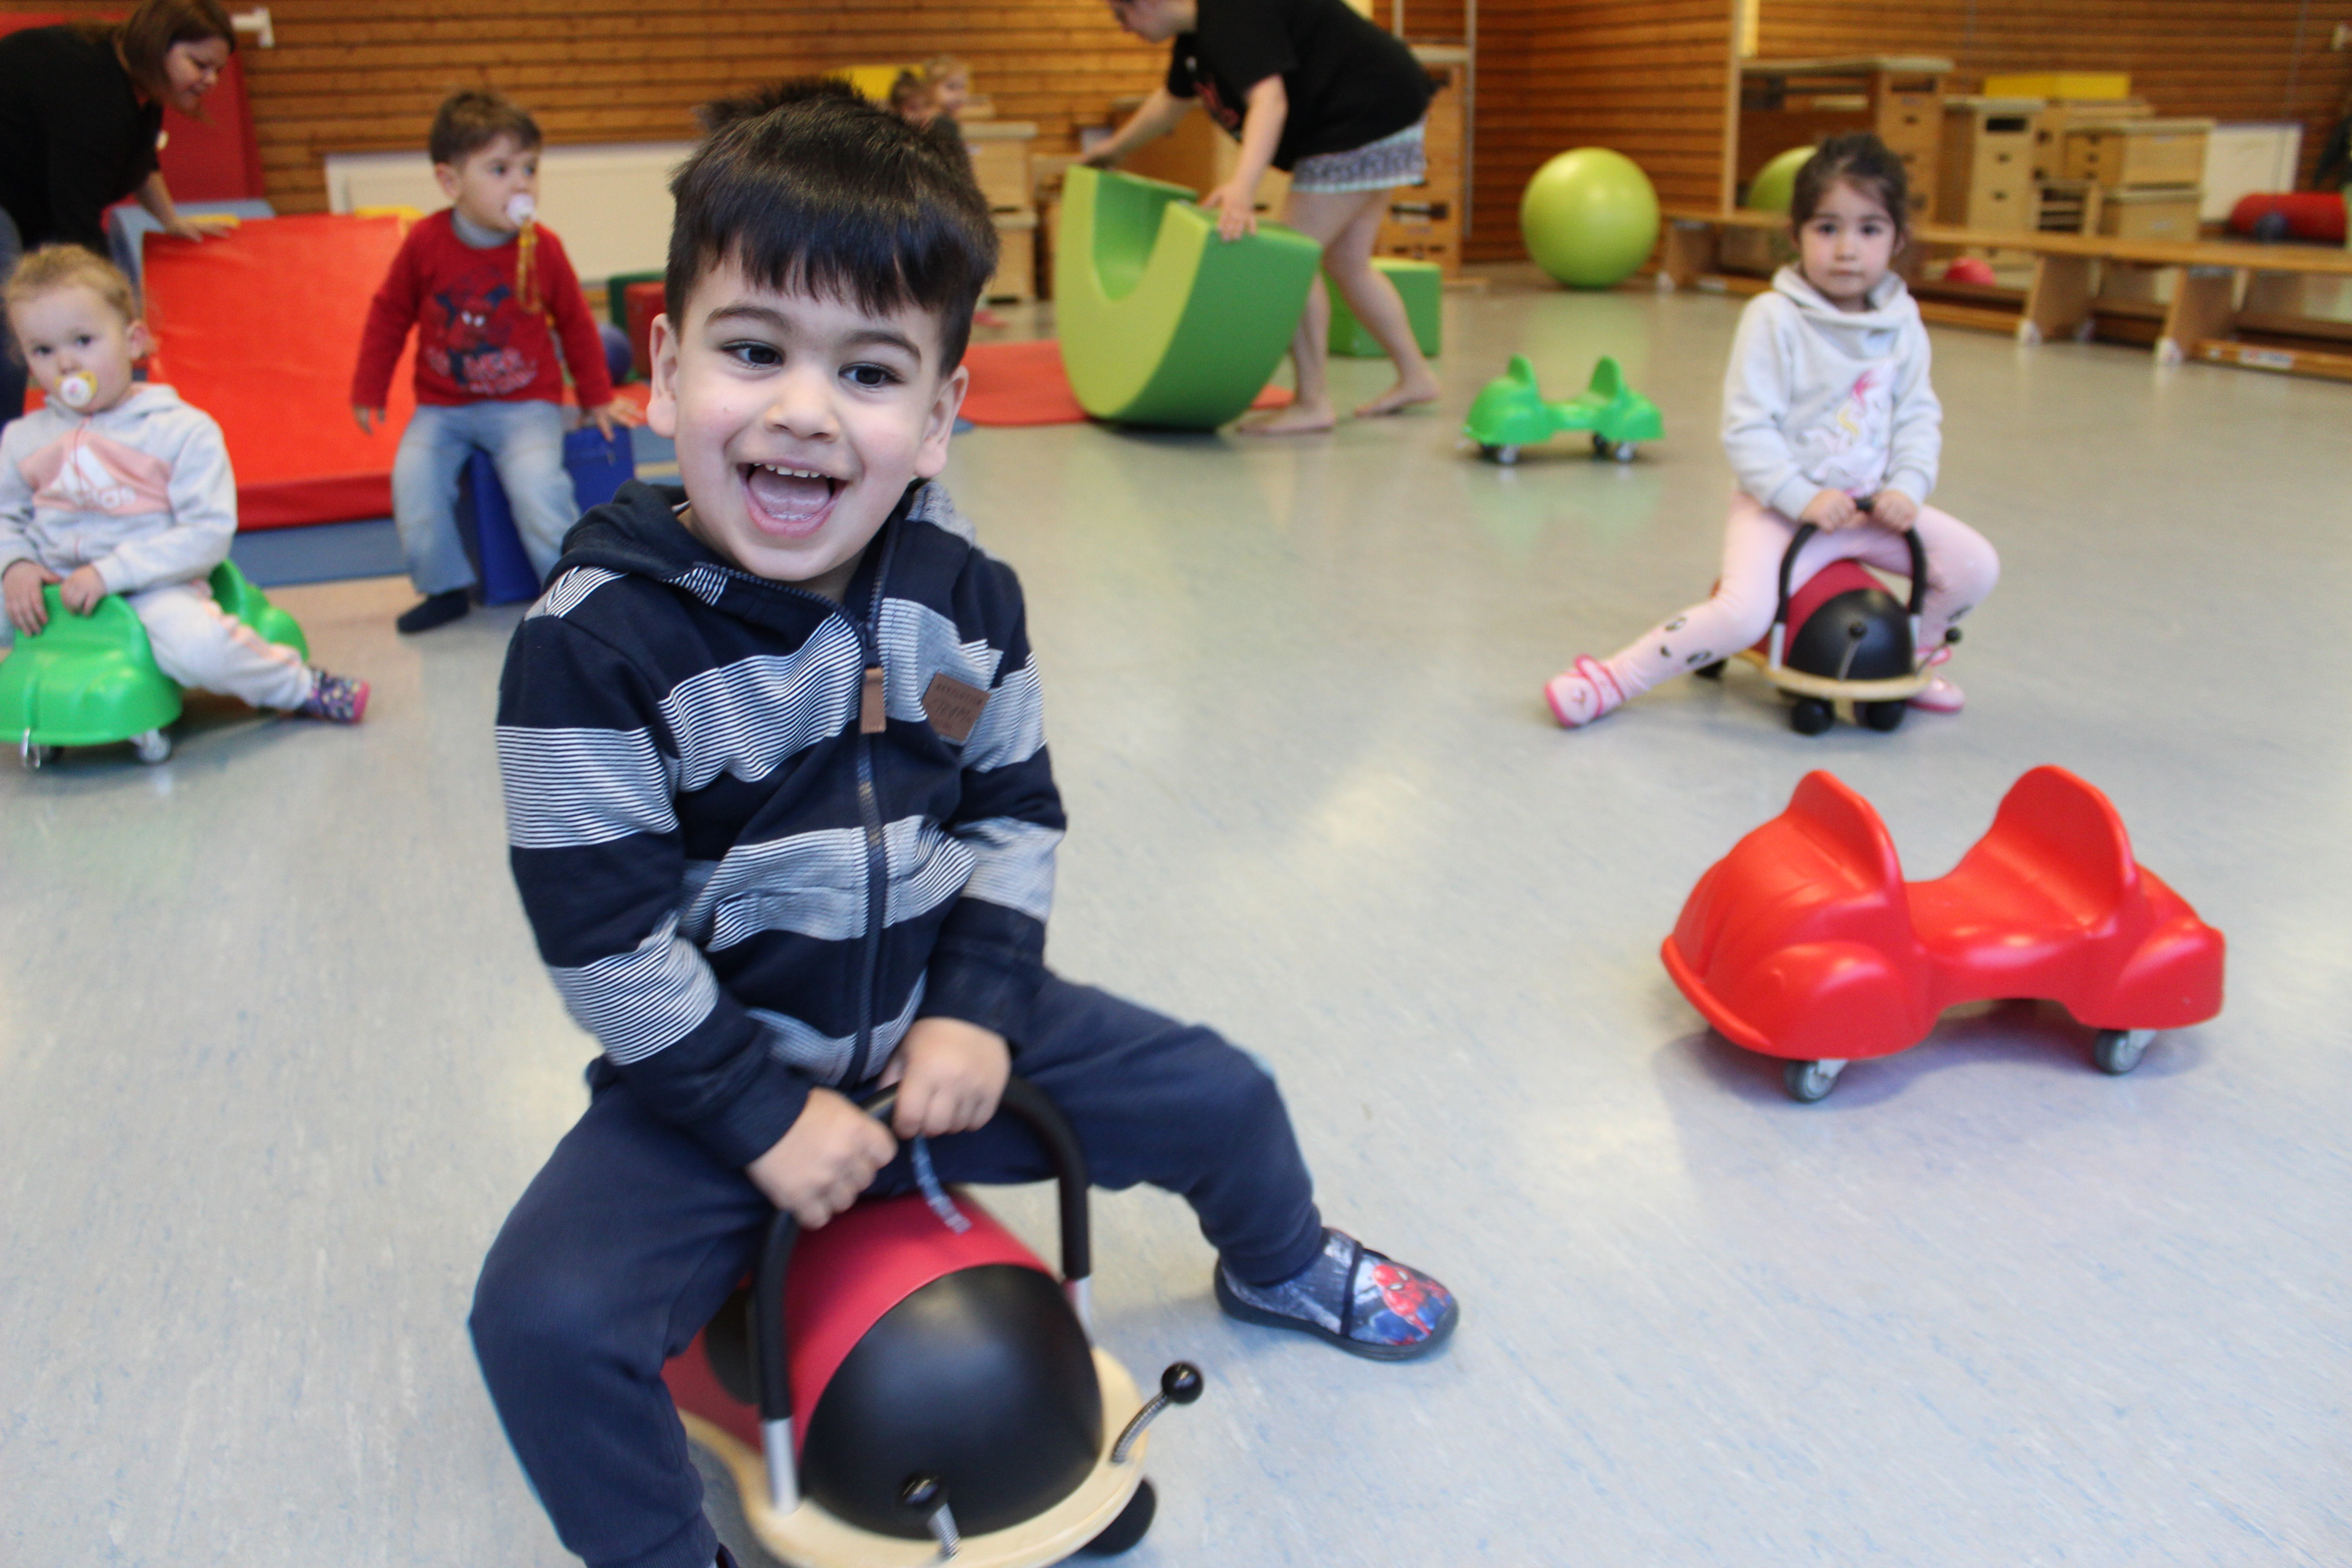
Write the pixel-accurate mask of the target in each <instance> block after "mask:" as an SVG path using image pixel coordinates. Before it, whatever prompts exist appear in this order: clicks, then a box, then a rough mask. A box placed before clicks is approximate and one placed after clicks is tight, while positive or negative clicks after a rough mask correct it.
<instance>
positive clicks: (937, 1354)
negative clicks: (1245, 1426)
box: [662, 1079, 1201, 1568]
mask: <svg viewBox="0 0 2352 1568" xmlns="http://www.w3.org/2000/svg"><path fill="white" fill-rule="evenodd" d="M896 1099H897V1094H896V1090H895V1089H885V1090H884V1091H883V1092H882V1093H881V1094H880V1095H878V1096H877V1097H876V1098H875V1100H873V1101H871V1102H870V1103H869V1105H868V1106H867V1109H868V1110H872V1111H873V1112H874V1113H875V1114H877V1115H880V1116H887V1114H888V1111H889V1109H890V1107H891V1106H892V1105H893V1104H894V1103H895V1101H896ZM1003 1104H1004V1108H1005V1109H1006V1110H1009V1111H1011V1112H1012V1113H1013V1115H1015V1116H1017V1117H1019V1118H1021V1119H1022V1120H1024V1121H1027V1122H1028V1123H1029V1125H1030V1126H1031V1128H1032V1129H1033V1130H1034V1131H1036V1132H1037V1133H1038V1135H1039V1137H1040V1140H1041V1141H1042V1142H1044V1143H1045V1147H1046V1150H1047V1152H1048V1154H1049V1155H1050V1157H1051V1160H1052V1163H1053V1165H1054V1168H1055V1172H1056V1173H1057V1175H1058V1177H1059V1179H1060V1183H1061V1189H1062V1204H1061V1220H1062V1270H1063V1277H1062V1279H1061V1280H1060V1281H1058V1282H1057V1281H1056V1280H1055V1277H1054V1274H1053V1272H1052V1271H1051V1270H1050V1269H1048V1268H1046V1267H1045V1264H1044V1263H1043V1262H1041V1261H1040V1260H1039V1259H1038V1258H1036V1256H1035V1255H1034V1254H1033V1253H1032V1252H1030V1250H1029V1249H1028V1248H1027V1247H1024V1246H1023V1245H1022V1243H1021V1242H1020V1240H1019V1238H1017V1237H1014V1236H1013V1234H1012V1233H1011V1232H1010V1231H1008V1230H1006V1229H1005V1228H1004V1227H1003V1226H1001V1225H999V1224H998V1223H997V1222H996V1220H995V1218H994V1217H993V1216H992V1215H990V1214H989V1213H988V1212H987V1211H986V1210H985V1209H983V1208H982V1207H981V1206H980V1205H977V1204H975V1203H974V1202H972V1200H971V1197H970V1196H969V1195H968V1194H962V1193H956V1194H952V1195H950V1194H948V1193H947V1192H945V1191H940V1190H934V1192H933V1193H932V1194H930V1195H929V1196H928V1197H927V1196H925V1195H921V1194H909V1195H908V1196H905V1197H898V1198H888V1199H884V1200H881V1201H878V1202H872V1203H865V1204H860V1205H856V1207H854V1208H852V1209H850V1210H849V1211H848V1212H847V1213H845V1214H843V1215H836V1216H835V1218H834V1219H833V1220H832V1221H831V1222H830V1223H828V1224H827V1225H825V1226H824V1227H823V1228H822V1229H819V1230H816V1231H813V1232H810V1233H809V1234H808V1235H807V1236H805V1237H803V1236H801V1235H800V1234H799V1232H798V1230H797V1228H796V1227H795V1226H793V1220H792V1216H791V1215H788V1214H779V1215H777V1216H776V1218H775V1220H774V1222H773V1223H772V1226H771V1229H770V1231H769V1237H768V1244H767V1247H766V1249H765V1252H764V1253H763V1255H762V1257H761V1260H760V1265H759V1269H758V1273H757V1275H756V1276H755V1278H754V1280H753V1281H752V1282H751V1284H750V1285H749V1286H747V1287H746V1288H745V1289H741V1290H739V1291H738V1292H737V1293H736V1295H735V1297H734V1298H733V1299H732V1300H730V1302H729V1303H728V1304H727V1305H726V1306H724V1307H722V1308H721V1309H720V1310H719V1314H718V1316H716V1317H715V1318H713V1319H712V1320H711V1321H710V1322H709V1324H707V1325H706V1326H705V1327H704V1328H703V1330H702V1331H701V1332H700V1333H698V1334H697V1335H696V1336H695V1339H694V1342H693V1343H692V1344H690V1345H688V1347H687V1349H686V1351H685V1352H684V1353H682V1354H680V1355H678V1356H677V1357H676V1358H674V1359H673V1360H672V1361H671V1362H670V1363H668V1365H667V1366H666V1367H665V1368H664V1369H663V1372H662V1376H663V1381H664V1382H666V1383H667V1384H668V1385H669V1389H670V1393H671V1394H672V1396H673V1397H674V1398H675V1399H676V1400H677V1406H678V1409H679V1412H680V1414H681V1415H682V1416H683V1418H684V1419H685V1421H686V1425H687V1430H688V1434H689V1436H692V1437H693V1438H694V1439H695V1440H696V1441H697V1442H698V1443H701V1444H702V1445H703V1446H704V1447H707V1448H709V1449H710V1450H711V1451H712V1452H713V1453H715V1454H717V1455H719V1458H722V1459H723V1460H724V1461H725V1462H726V1464H727V1465H728V1467H729V1468H730V1470H732V1471H733V1473H734V1476H735V1479H736V1483H737V1489H738V1490H739V1491H740V1493H741V1494H742V1500H743V1514H744V1518H745V1520H746V1521H748V1522H749V1523H750V1524H751V1529H752V1531H753V1532H754V1533H755V1534H757V1535H758V1536H759V1538H760V1541H761V1544H763V1545H764V1546H765V1547H766V1548H767V1549H768V1551H769V1552H772V1554H774V1555H775V1556H776V1557H778V1558H779V1559H781V1560H782V1561H783V1562H784V1563H789V1564H793V1568H915V1565H916V1564H919V1563H938V1562H940V1561H942V1560H944V1559H947V1558H953V1559H954V1560H955V1562H956V1563H958V1564H960V1565H968V1568H1028V1565H1030V1564H1037V1563H1057V1562H1060V1561H1061V1560H1062V1559H1063V1558H1066V1557H1068V1556H1070V1555H1072V1554H1074V1553H1076V1552H1091V1553H1095V1554H1108V1553H1109V1552H1118V1551H1124V1550H1125V1549H1126V1548H1127V1547H1129V1546H1132V1545H1133V1544H1134V1543H1135V1542H1137V1541H1139V1540H1140V1539H1141V1538H1142V1535H1143V1532H1144V1531H1145V1530H1146V1529H1148V1528H1149V1527H1150V1522H1151V1514H1152V1510H1153V1508H1154V1506H1155V1505H1154V1500H1153V1496H1152V1492H1151V1489H1150V1486H1149V1484H1148V1483H1146V1482H1145V1481H1144V1479H1143V1465H1142V1459H1143V1455H1144V1451H1145V1443H1144V1428H1145V1426H1147V1425H1148V1424H1149V1423H1150V1421H1151V1420H1152V1418H1153V1417H1154V1416H1156V1415H1159V1414H1160V1411H1162V1410H1163V1409H1165V1408H1166V1407H1167V1406H1168V1405H1170V1404H1171V1403H1172V1404H1179V1405H1184V1404H1190V1403H1191V1402H1192V1400H1193V1399H1195V1398H1197V1397H1199V1395H1200V1392H1201V1374H1200V1373H1199V1372H1198V1371H1197V1370H1195V1369H1194V1368H1192V1367H1191V1366H1189V1365H1186V1364H1185V1363H1181V1362H1179V1363H1176V1364H1174V1365H1172V1366H1171V1367H1169V1368H1168V1370H1167V1371H1166V1372H1165V1373H1163V1374H1162V1375H1161V1378H1160V1392H1159V1393H1158V1394H1155V1395H1154V1396H1153V1397H1152V1398H1150V1400H1145V1399H1143V1398H1141V1397H1140V1396H1139V1394H1137V1392H1136V1387H1135V1384H1134V1381H1133V1380H1132V1379H1131V1378H1129V1376H1128V1374H1127V1372H1126V1370H1125V1369H1124V1368H1122V1367H1121V1366H1120V1365H1119V1364H1118V1362H1117V1361H1115V1360H1113V1359H1112V1358H1111V1356H1110V1355H1109V1354H1108V1353H1107V1352H1104V1351H1103V1350H1102V1349H1100V1348H1099V1347H1097V1346H1093V1345H1091V1344H1090V1343H1089V1342H1088V1330H1087V1322H1086V1310H1085V1307H1086V1301H1087V1276H1088V1261H1087V1252H1088V1244H1087V1207H1086V1204H1087V1173H1086V1158H1085V1155H1084V1153H1083V1152H1082V1151H1081V1150H1080V1149H1079V1146H1078V1142H1077V1140H1076V1137H1075V1136H1074V1135H1073V1134H1072V1133H1071V1131H1070V1130H1069V1127H1068V1124H1067V1123H1066V1122H1064V1121H1062V1120H1061V1118H1060V1116H1059V1114H1058V1113H1057V1112H1055V1110H1054V1108H1053V1106H1052V1105H1051V1104H1050V1103H1049V1102H1047V1101H1046V1100H1045V1098H1044V1097H1043V1096H1042V1095H1040V1094H1039V1093H1038V1092H1037V1091H1036V1090H1035V1089H1034V1088H1032V1087H1031V1086H1030V1085H1029V1084H1028V1083H1026V1082H1025V1081H1024V1080H1022V1079H1013V1080H1012V1081H1011V1082H1010V1083H1009V1084H1008V1085H1007V1086H1006V1089H1005V1093H1004V1100H1003Z"/></svg>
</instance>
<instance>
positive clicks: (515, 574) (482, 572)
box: [457, 425, 637, 605]
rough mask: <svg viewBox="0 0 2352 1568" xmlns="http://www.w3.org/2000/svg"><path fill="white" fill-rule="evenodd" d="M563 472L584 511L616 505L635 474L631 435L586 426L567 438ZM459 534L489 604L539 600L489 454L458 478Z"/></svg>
mask: <svg viewBox="0 0 2352 1568" xmlns="http://www.w3.org/2000/svg"><path fill="white" fill-rule="evenodd" d="M563 468H564V471H565V472H567V473H569V474H570V475H571V476H572V500H575V501H577V502H578V503H579V506H580V510H582V511H586V510H588V509H589V508H590V507H592V506H602V505H604V503H605V502H606V501H608V500H612V499H613V497H614V494H615V493H617V492H618V491H619V489H620V488H621V484H622V481H623V480H625V479H633V478H635V475H636V471H637V470H636V463H635V458H633V457H632V456H631V455H630V450H629V433H628V432H627V431H626V430H615V431H614V433H613V434H612V435H611V436H610V437H607V436H605V435H604V434H603V433H602V432H600V431H599V430H598V429H597V428H596V426H593V425H583V426H580V428H579V429H577V430H574V431H572V433H571V434H569V435H567V436H565V437H563ZM457 531H458V533H459V534H460V535H461V536H462V537H463V538H464V539H465V542H466V553H467V555H468V556H470V557H471V558H472V560H473V563H474V579H475V582H476V584H477V585H478V591H479V593H480V595H481V597H482V603H484V604H486V605H512V604H519V603H520V602H522V601H524V600H526V599H536V598H538V597H539V589H540V582H539V574H538V573H537V572H535V571H533V570H532V569H531V564H530V552H527V551H525V550H524V549H523V547H522V536H521V535H520V534H519V533H517V532H516V531H515V522H514V509H513V508H512V507H511V506H509V505H508V504H507V492H506V487H505V486H503V485H501V484H499V470H498V468H497V465H495V464H493V463H492V462H491V461H490V455H489V454H488V452H476V453H474V454H473V455H472V456H470V457H468V458H467V459H466V467H465V468H464V470H463V471H462V472H461V473H460V474H459V475H458V477H457Z"/></svg>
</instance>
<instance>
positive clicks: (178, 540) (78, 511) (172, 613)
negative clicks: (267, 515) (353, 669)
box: [0, 245, 368, 724]
mask: <svg viewBox="0 0 2352 1568" xmlns="http://www.w3.org/2000/svg"><path fill="white" fill-rule="evenodd" d="M5 300H6V302H7V310H8V325H9V328H10V330H11V331H14V332H15V333H16V342H17V343H18V344H19V346H20V352H21V353H23V354H24V356H25V362H26V368H27V369H28V370H30V372H31V373H32V377H33V381H34V383H35V384H37V385H38V386H39V387H40V389H41V392H42V394H43V395H44V396H46V397H47V400H48V405H47V407H45V408H42V409H39V410H38V411H37V412H35V413H31V414H27V415H26V416H24V417H22V418H20V419H16V420H13V421H11V422H10V423H9V425H8V426H6V428H5V431H0V596H5V601H6V605H7V613H8V620H9V623H10V624H11V625H12V626H14V627H15V628H16V631H18V632H20V633H23V634H25V635H26V636H32V635H34V634H36V633H37V632H39V631H40V630H41V629H42V627H44V626H47V624H48V606H47V604H46V602H45V600H44V596H43V595H42V589H43V588H45V587H47V585H48V584H52V583H55V584H58V599H59V600H60V601H61V602H62V603H63V604H64V605H65V607H66V608H67V609H68V611H70V612H72V613H73V614H75V615H78V616H87V615H89V613H90V612H91V611H93V610H95V609H96V608H97V607H98V603H99V601H100V599H103V598H104V597H106V595H109V594H120V595H122V596H123V597H124V598H125V600H127V601H128V602H129V604H130V605H131V609H132V610H133V611H134V612H136V613H137V615H138V616H139V620H140V623H141V624H142V626H145V627H146V628H147V640H148V642H149V644H150V645H151V646H152V648H153V650H154V655H155V664H156V668H159V669H161V670H162V671H163V673H164V674H165V675H167V676H169V677H171V678H172V679H173V680H176V681H178V682H179V683H180V684H181V685H182V686H188V687H194V688H198V689H202V690H205V691H219V692H225V693H226V694H227V695H229V696H231V697H241V698H243V699H244V700H246V701H247V702H250V703H252V704H253V705H254V706H255V707H257V708H272V709H278V710H284V711H287V712H290V713H299V714H301V715H302V716H304V717H306V718H311V719H327V720H331V721H335V722H338V723H344V724H356V723H358V722H359V721H360V718H361V716H362V714H363V713H364V712H365V711H366V710H367V700H368V685H367V682H365V681H363V680H349V679H344V678H343V677H341V676H339V675H330V674H328V673H327V672H326V671H325V670H322V669H312V668H307V667H305V666H304V664H303V663H302V658H301V656H300V655H299V654H297V653H296V652H294V650H293V649H291V648H288V647H280V646H278V644H276V643H271V642H266V641H264V640H263V639H262V638H260V637H257V636H255V635H254V633H253V631H252V629H251V628H249V627H248V626H246V625H245V624H244V623H243V622H241V621H239V620H237V619H236V618H235V617H233V616H230V615H228V614H227V613H226V612H225V611H224V610H222V609H221V607H220V606H219V605H216V604H215V603H214V601H213V595H212V592H211V590H210V589H209V587H207V586H206V584H205V578H206V577H207V576H208V575H209V574H210V573H211V572H212V569H213V568H214V567H215V566H217V565H219V564H220V563H222V562H223V561H225V560H226V559H227V558H228V547H229V542H230V540H231V539H233V538H234V537H235V536H236V477H235V476H234V474H232V472H231V471H230V468H229V461H228V447H227V444H226V442H224V441H223V440H222V439H221V433H220V426H218V425H216V424H215V423H214V422H213V420H212V417H211V416H209V415H206V414H203V413H200V412H199V411H197V410H196V409H194V408H191V407H189V406H188V405H186V404H184V403H183V402H181V401H180V396H179V394H177V393H175V392H173V390H172V389H171V388H170V387H168V386H163V385H158V384H155V383H152V382H149V383H144V384H142V383H139V382H135V381H133V380H132V379H131V372H132V369H133V367H134V366H136V365H137V363H138V362H139V361H140V360H142V359H143V358H145V357H146V356H147V355H148V354H149V353H152V351H153V347H154V344H153V340H152V338H151V337H150V335H149V333H148V331H147V323H146V322H145V321H142V320H141V319H140V316H139V311H138V307H137V305H136V304H135V302H134V301H133V300H132V297H131V280H130V279H127V278H125V277H124V276H123V275H122V274H121V271H120V270H118V269H117V268H115V267H114V266H113V265H112V264H110V263H109V262H107V261H105V260H102V259H101V258H99V257H98V256H96V255H94V254H93V253H91V252H90V251H88V250H85V249H84V248H82V247H80V246H78V245H51V246H44V247H42V248H40V249H39V250H37V251H34V252H33V253H32V254H31V255H29V256H26V257H25V258H23V259H22V260H20V261H18V262H17V263H16V267H15V268H13V269H11V270H10V272H9V274H8V278H7V282H6V284H5Z"/></svg>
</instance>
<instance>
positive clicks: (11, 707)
mask: <svg viewBox="0 0 2352 1568" xmlns="http://www.w3.org/2000/svg"><path fill="white" fill-rule="evenodd" d="M210 585H211V587H212V591H213V598H214V600H215V602H216V603H217V604H218V605H220V607H221V608H222V609H223V610H224V611H226V613H227V614H228V615H230V616H233V617H234V618H236V619H237V620H240V621H243V622H244V623H245V624H246V625H247V626H250V627H252V628H253V630H254V632H255V634H256V635H257V636H258V637H261V638H262V639H263V640H265V641H268V642H274V643H281V644H283V645H285V646H286V647H290V648H292V649H294V651H295V652H297V653H299V654H300V655H301V656H302V657H303V658H309V657H310V644H309V643H308V642H306V641H305V640H304V639H303V637H302V628H301V627H300V626H297V625H296V624H295V621H294V617H293V616H289V615H288V614H287V613H286V612H285V611H284V610H281V609H279V608H278V606H277V605H273V604H271V603H270V602H269V600H268V597H267V596H266V595H263V593H262V592H261V590H260V589H258V588H257V587H255V586H254V585H253V584H251V583H250V582H248V581H247V580H246V575H245V574H244V573H242V572H240V571H238V570H237V569H236V565H235V564H234V563H231V562H227V561H224V562H222V563H220V564H219V565H217V566H215V567H214V568H213V573H212V577H211V579H210ZM42 596H43V598H44V600H45V601H46V603H47V605H48V622H47V625H46V626H43V627H42V628H41V630H40V631H39V632H38V633H37V634H35V635H34V636H31V637H25V636H22V635H19V636H18V637H17V638H16V650H15V651H14V652H12V653H11V654H9V656H8V657H7V658H5V659H0V735H7V736H13V737H14V738H15V739H16V744H17V755H18V757H19V758H20V759H21V760H22V761H23V763H24V764H25V765H26V767H28V768H37V767H40V766H41V765H42V764H43V763H47V762H50V761H52V760H53V759H54V758H55V757H56V756H57V754H58V751H59V750H60V749H62V748H64V747H67V746H106V745H111V744H113V743H114V742H118V741H128V742H131V746H132V748H133V749H134V750H136V751H137V752H138V753H139V760H140V761H141V762H142V763H160V762H162V761H163V759H164V758H166V757H168V756H170V755H171V754H172V737H171V736H170V734H168V733H167V732H166V731H165V726H167V725H169V724H171V723H172V722H173V721H175V720H177V719H178V718H179V716H180V688H179V687H178V686H177V685H175V684H174V683H173V681H172V679H171V678H170V677H168V676H166V675H165V674H164V673H163V671H162V670H160V669H158V668H155V653H154V649H153V648H152V647H151V646H150V645H149V643H148V641H147V628H146V627H145V626H143V625H142V624H141V623H140V620H139V614H138V612H137V611H135V610H133V609H132V608H131V606H130V605H129V604H127V603H125V602H124V601H123V600H122V599H121V597H119V596H118V595H112V594H109V595H107V596H106V597H105V598H103V599H100V601H99V602H98V605H97V607H96V608H95V609H93V610H92V611H91V612H90V613H89V615H87V616H78V615H75V614H73V613H72V612H71V611H69V610H68V609H67V608H66V607H65V603H64V601H63V600H62V599H60V598H59V597H58V590H57V586H56V585H55V584H51V585H50V586H48V587H47V588H46V589H44V590H43V594H42Z"/></svg>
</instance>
